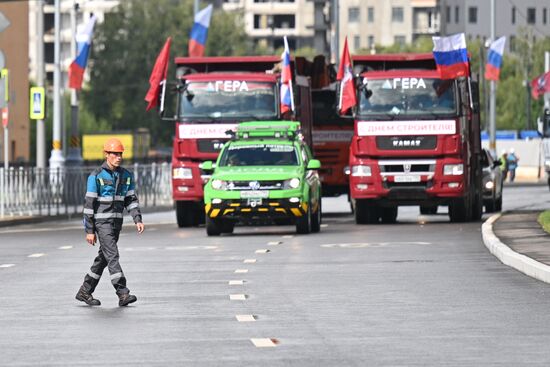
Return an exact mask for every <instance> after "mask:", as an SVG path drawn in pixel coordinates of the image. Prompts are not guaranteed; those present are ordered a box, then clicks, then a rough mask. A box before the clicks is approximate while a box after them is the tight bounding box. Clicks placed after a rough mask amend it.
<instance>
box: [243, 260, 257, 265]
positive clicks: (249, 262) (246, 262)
mask: <svg viewBox="0 0 550 367" xmlns="http://www.w3.org/2000/svg"><path fill="white" fill-rule="evenodd" d="M255 262H256V259H244V261H243V263H245V264H254V263H255Z"/></svg>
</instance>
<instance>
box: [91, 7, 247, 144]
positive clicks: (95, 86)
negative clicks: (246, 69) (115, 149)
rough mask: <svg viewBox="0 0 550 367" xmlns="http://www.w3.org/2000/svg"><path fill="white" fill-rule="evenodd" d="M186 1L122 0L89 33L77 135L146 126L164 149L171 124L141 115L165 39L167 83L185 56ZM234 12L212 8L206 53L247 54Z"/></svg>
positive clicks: (189, 24)
mask: <svg viewBox="0 0 550 367" xmlns="http://www.w3.org/2000/svg"><path fill="white" fill-rule="evenodd" d="M192 13H193V2H192V1H191V0H185V1H176V0H156V1H148V0H133V1H123V2H121V3H120V5H119V6H118V7H117V8H116V9H115V11H114V12H112V13H108V14H106V16H105V21H104V22H103V23H102V24H100V25H98V27H97V29H96V31H95V35H94V45H93V51H92V54H91V57H90V62H89V64H90V73H91V74H90V84H89V88H88V89H87V90H85V91H84V92H83V93H82V101H83V108H82V109H81V110H83V112H82V115H81V116H82V120H83V126H82V127H83V129H82V131H83V132H94V128H95V129H96V130H95V131H97V132H101V131H105V130H103V129H108V130H113V131H116V130H135V129H137V128H139V127H146V128H149V130H150V131H151V136H152V138H153V144H154V145H169V144H170V141H171V137H172V135H173V132H174V126H173V124H171V123H168V122H163V121H160V119H159V117H158V116H157V114H156V113H154V112H153V111H149V112H145V107H146V105H147V104H146V102H145V101H144V97H145V94H146V93H147V90H148V88H149V75H150V73H151V70H152V68H153V65H154V63H155V60H156V57H157V55H158V53H159V52H160V50H161V48H162V45H163V44H164V42H165V41H166V38H167V37H169V36H171V37H172V47H171V56H170V66H169V71H168V75H169V80H170V79H172V80H173V75H174V73H175V68H174V64H173V60H174V57H175V56H186V54H187V41H188V35H189V31H190V29H191V27H192V23H193V14H192ZM242 19H243V17H242V16H239V15H238V13H229V14H228V13H223V14H222V13H220V12H219V11H218V10H214V12H213V16H212V20H211V24H210V29H209V35H208V41H207V44H206V54H207V55H211V56H214V55H215V56H221V55H239V54H245V53H247V52H248V51H249V50H250V45H249V43H248V41H247V38H246V37H245V33H244V28H243V25H242Z"/></svg>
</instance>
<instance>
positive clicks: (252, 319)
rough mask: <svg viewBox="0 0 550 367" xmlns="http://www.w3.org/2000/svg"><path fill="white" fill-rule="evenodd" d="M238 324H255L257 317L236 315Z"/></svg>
mask: <svg viewBox="0 0 550 367" xmlns="http://www.w3.org/2000/svg"><path fill="white" fill-rule="evenodd" d="M235 318H236V319H237V321H238V322H255V321H256V316H254V315H235Z"/></svg>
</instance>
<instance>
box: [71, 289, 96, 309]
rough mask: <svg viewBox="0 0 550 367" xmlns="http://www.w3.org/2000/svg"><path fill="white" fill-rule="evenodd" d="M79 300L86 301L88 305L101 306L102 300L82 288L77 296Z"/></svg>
mask: <svg viewBox="0 0 550 367" xmlns="http://www.w3.org/2000/svg"><path fill="white" fill-rule="evenodd" d="M75 298H76V299H77V300H79V301H82V302H84V303H86V304H87V305H88V306H99V305H101V302H99V300H98V299H95V298H94V297H93V296H92V294H91V293H88V292H86V291H85V290H84V289H82V288H80V289H79V290H78V293H77V294H76V297H75Z"/></svg>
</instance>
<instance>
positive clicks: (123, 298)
mask: <svg viewBox="0 0 550 367" xmlns="http://www.w3.org/2000/svg"><path fill="white" fill-rule="evenodd" d="M135 301H137V297H136V296H134V295H133V294H130V293H123V294H119V295H118V305H119V306H120V307H122V306H128V305H129V304H130V303H134V302H135Z"/></svg>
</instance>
